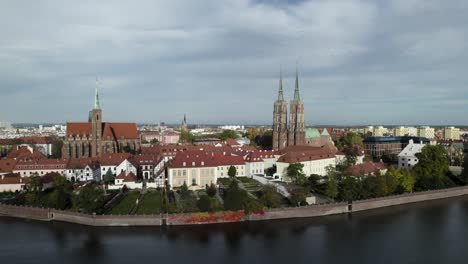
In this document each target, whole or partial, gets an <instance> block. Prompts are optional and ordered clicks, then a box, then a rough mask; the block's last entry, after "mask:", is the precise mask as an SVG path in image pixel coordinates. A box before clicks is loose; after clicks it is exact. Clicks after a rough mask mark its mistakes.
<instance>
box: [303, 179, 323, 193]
mask: <svg viewBox="0 0 468 264" xmlns="http://www.w3.org/2000/svg"><path fill="white" fill-rule="evenodd" d="M321 178H322V177H321V176H320V175H318V174H311V175H310V176H309V178H307V182H308V184H309V188H310V191H312V192H317V193H320V192H322V191H323V190H322V188H323V184H321V183H320V179H321Z"/></svg>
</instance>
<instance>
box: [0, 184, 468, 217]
mask: <svg viewBox="0 0 468 264" xmlns="http://www.w3.org/2000/svg"><path fill="white" fill-rule="evenodd" d="M467 194H468V186H465V187H457V188H450V189H445V190H437V191H427V192H418V193H411V194H403V195H397V196H389V197H382V198H377V199H370V200H362V201H355V202H352V203H336V204H324V205H311V206H304V207H293V208H281V209H272V210H266V211H261V212H256V213H252V214H250V215H247V216H245V215H244V214H243V212H242V211H237V212H229V211H224V212H215V213H189V214H160V215H122V216H118V215H117V216H116V215H87V214H80V213H76V212H70V211H60V210H52V209H44V208H33V207H27V206H12V205H3V204H0V215H7V216H13V217H21V218H28V219H38V220H46V221H62V222H69V223H75V224H82V225H90V226H160V225H196V224H215V223H230V222H243V221H263V220H275V219H288V218H304V217H316V216H325V215H334V214H344V213H353V212H359V211H365V210H372V209H377V208H384V207H388V206H397V205H402V204H409V203H417V202H423V201H430V200H436V199H444V198H451V197H457V196H463V195H467Z"/></svg>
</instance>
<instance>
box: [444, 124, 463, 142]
mask: <svg viewBox="0 0 468 264" xmlns="http://www.w3.org/2000/svg"><path fill="white" fill-rule="evenodd" d="M443 137H444V140H459V139H460V129H459V128H456V127H446V128H444V133H443Z"/></svg>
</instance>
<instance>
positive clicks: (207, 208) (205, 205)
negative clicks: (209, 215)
mask: <svg viewBox="0 0 468 264" xmlns="http://www.w3.org/2000/svg"><path fill="white" fill-rule="evenodd" d="M197 207H198V209H200V211H202V212H212V211H214V210H215V208H216V200H214V199H213V198H211V197H209V196H208V195H202V196H200V199H199V200H198V201H197Z"/></svg>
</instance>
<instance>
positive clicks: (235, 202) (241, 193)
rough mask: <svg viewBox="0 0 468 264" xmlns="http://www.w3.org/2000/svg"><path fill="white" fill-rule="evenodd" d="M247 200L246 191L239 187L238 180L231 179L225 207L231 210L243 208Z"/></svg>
mask: <svg viewBox="0 0 468 264" xmlns="http://www.w3.org/2000/svg"><path fill="white" fill-rule="evenodd" d="M246 200H247V193H246V191H245V190H242V189H240V188H239V185H238V183H237V181H231V184H230V185H229V188H228V189H227V190H226V197H225V199H224V208H225V209H226V210H230V211H237V210H242V209H243V208H244V203H245V202H246Z"/></svg>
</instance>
